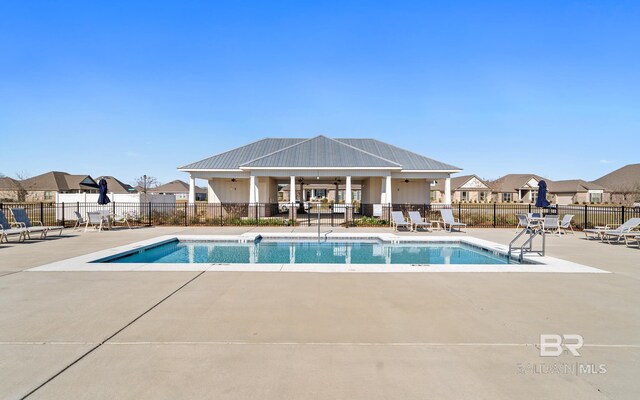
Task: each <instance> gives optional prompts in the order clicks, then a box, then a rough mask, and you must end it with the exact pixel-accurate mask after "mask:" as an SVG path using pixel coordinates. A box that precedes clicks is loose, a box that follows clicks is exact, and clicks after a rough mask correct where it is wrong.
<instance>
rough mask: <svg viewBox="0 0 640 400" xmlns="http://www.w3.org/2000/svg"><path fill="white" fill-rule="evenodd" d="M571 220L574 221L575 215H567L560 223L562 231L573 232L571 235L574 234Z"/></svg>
mask: <svg viewBox="0 0 640 400" xmlns="http://www.w3.org/2000/svg"><path fill="white" fill-rule="evenodd" d="M571 220H573V215H571V214H565V215H564V217H562V221H560V227H559V228H560V229H564V230H565V231H569V230H570V231H571V234H573V233H574V232H573V226H571Z"/></svg>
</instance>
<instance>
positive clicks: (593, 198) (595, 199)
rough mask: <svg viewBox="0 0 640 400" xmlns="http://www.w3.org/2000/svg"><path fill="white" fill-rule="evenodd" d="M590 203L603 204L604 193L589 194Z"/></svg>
mask: <svg viewBox="0 0 640 400" xmlns="http://www.w3.org/2000/svg"><path fill="white" fill-rule="evenodd" d="M589 202H591V203H602V193H589Z"/></svg>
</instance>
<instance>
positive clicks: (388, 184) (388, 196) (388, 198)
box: [384, 175, 393, 204]
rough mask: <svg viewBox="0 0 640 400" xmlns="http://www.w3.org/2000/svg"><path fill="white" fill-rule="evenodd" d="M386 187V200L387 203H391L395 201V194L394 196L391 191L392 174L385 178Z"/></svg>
mask: <svg viewBox="0 0 640 400" xmlns="http://www.w3.org/2000/svg"><path fill="white" fill-rule="evenodd" d="M384 187H385V189H384V192H385V194H386V198H385V202H386V203H387V204H391V203H393V196H392V193H391V175H388V176H387V177H386V178H385V184H384Z"/></svg>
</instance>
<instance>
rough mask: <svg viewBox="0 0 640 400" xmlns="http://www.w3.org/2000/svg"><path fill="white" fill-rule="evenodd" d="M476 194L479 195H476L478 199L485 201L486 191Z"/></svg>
mask: <svg viewBox="0 0 640 400" xmlns="http://www.w3.org/2000/svg"><path fill="white" fill-rule="evenodd" d="M478 196H479V197H478V200H480V201H487V192H480V193H479V194H478Z"/></svg>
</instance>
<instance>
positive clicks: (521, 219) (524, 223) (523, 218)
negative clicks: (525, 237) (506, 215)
mask: <svg viewBox="0 0 640 400" xmlns="http://www.w3.org/2000/svg"><path fill="white" fill-rule="evenodd" d="M516 217H517V218H518V226H516V232H517V231H518V228H519V227H523V228H525V229H528V230H538V229H541V228H542V224H541V223H540V221H538V220H532V219H530V218H529V216H528V215H525V214H516Z"/></svg>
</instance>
